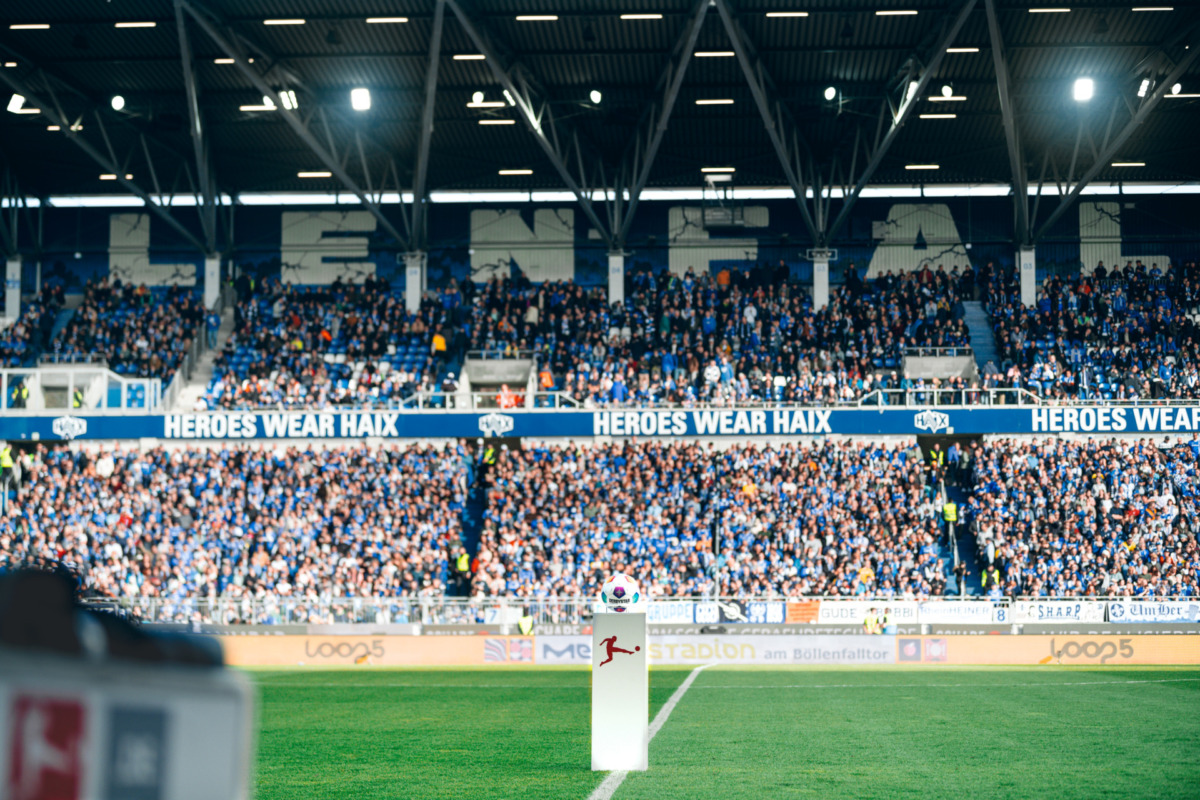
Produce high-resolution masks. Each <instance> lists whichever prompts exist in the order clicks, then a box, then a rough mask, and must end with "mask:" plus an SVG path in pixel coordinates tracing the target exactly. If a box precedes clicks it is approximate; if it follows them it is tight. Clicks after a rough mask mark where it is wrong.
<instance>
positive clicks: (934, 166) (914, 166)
mask: <svg viewBox="0 0 1200 800" xmlns="http://www.w3.org/2000/svg"><path fill="white" fill-rule="evenodd" d="M904 168H905V169H907V170H919V169H941V168H942V167H941V165H940V164H905V165H904Z"/></svg>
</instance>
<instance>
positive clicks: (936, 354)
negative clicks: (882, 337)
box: [902, 344, 975, 358]
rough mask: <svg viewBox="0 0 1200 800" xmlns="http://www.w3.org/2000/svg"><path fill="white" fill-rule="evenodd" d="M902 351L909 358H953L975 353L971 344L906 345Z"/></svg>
mask: <svg viewBox="0 0 1200 800" xmlns="http://www.w3.org/2000/svg"><path fill="white" fill-rule="evenodd" d="M902 352H903V353H904V355H905V356H907V357H909V358H914V357H919V358H953V357H955V356H970V355H974V354H975V351H974V350H972V349H971V345H969V344H964V345H957V346H954V347H922V346H920V345H916V346H914V347H905V348H904V349H903V350H902Z"/></svg>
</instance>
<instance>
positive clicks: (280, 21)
mask: <svg viewBox="0 0 1200 800" xmlns="http://www.w3.org/2000/svg"><path fill="white" fill-rule="evenodd" d="M306 22H308V20H306V19H264V20H263V25H303V24H305V23H306Z"/></svg>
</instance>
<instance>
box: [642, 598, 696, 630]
mask: <svg viewBox="0 0 1200 800" xmlns="http://www.w3.org/2000/svg"><path fill="white" fill-rule="evenodd" d="M695 607H696V604H695V603H693V602H691V601H687V600H680V601H674V602H672V601H669V600H668V601H659V602H653V603H648V604H647V605H646V622H648V623H650V624H651V625H690V624H692V622H693V621H694V619H693V617H694V615H693V611H692V610H693V609H694V608H695Z"/></svg>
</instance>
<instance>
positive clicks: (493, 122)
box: [479, 119, 517, 125]
mask: <svg viewBox="0 0 1200 800" xmlns="http://www.w3.org/2000/svg"><path fill="white" fill-rule="evenodd" d="M479 124H480V125H516V124H517V121H516V120H515V119H481V120H479Z"/></svg>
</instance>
